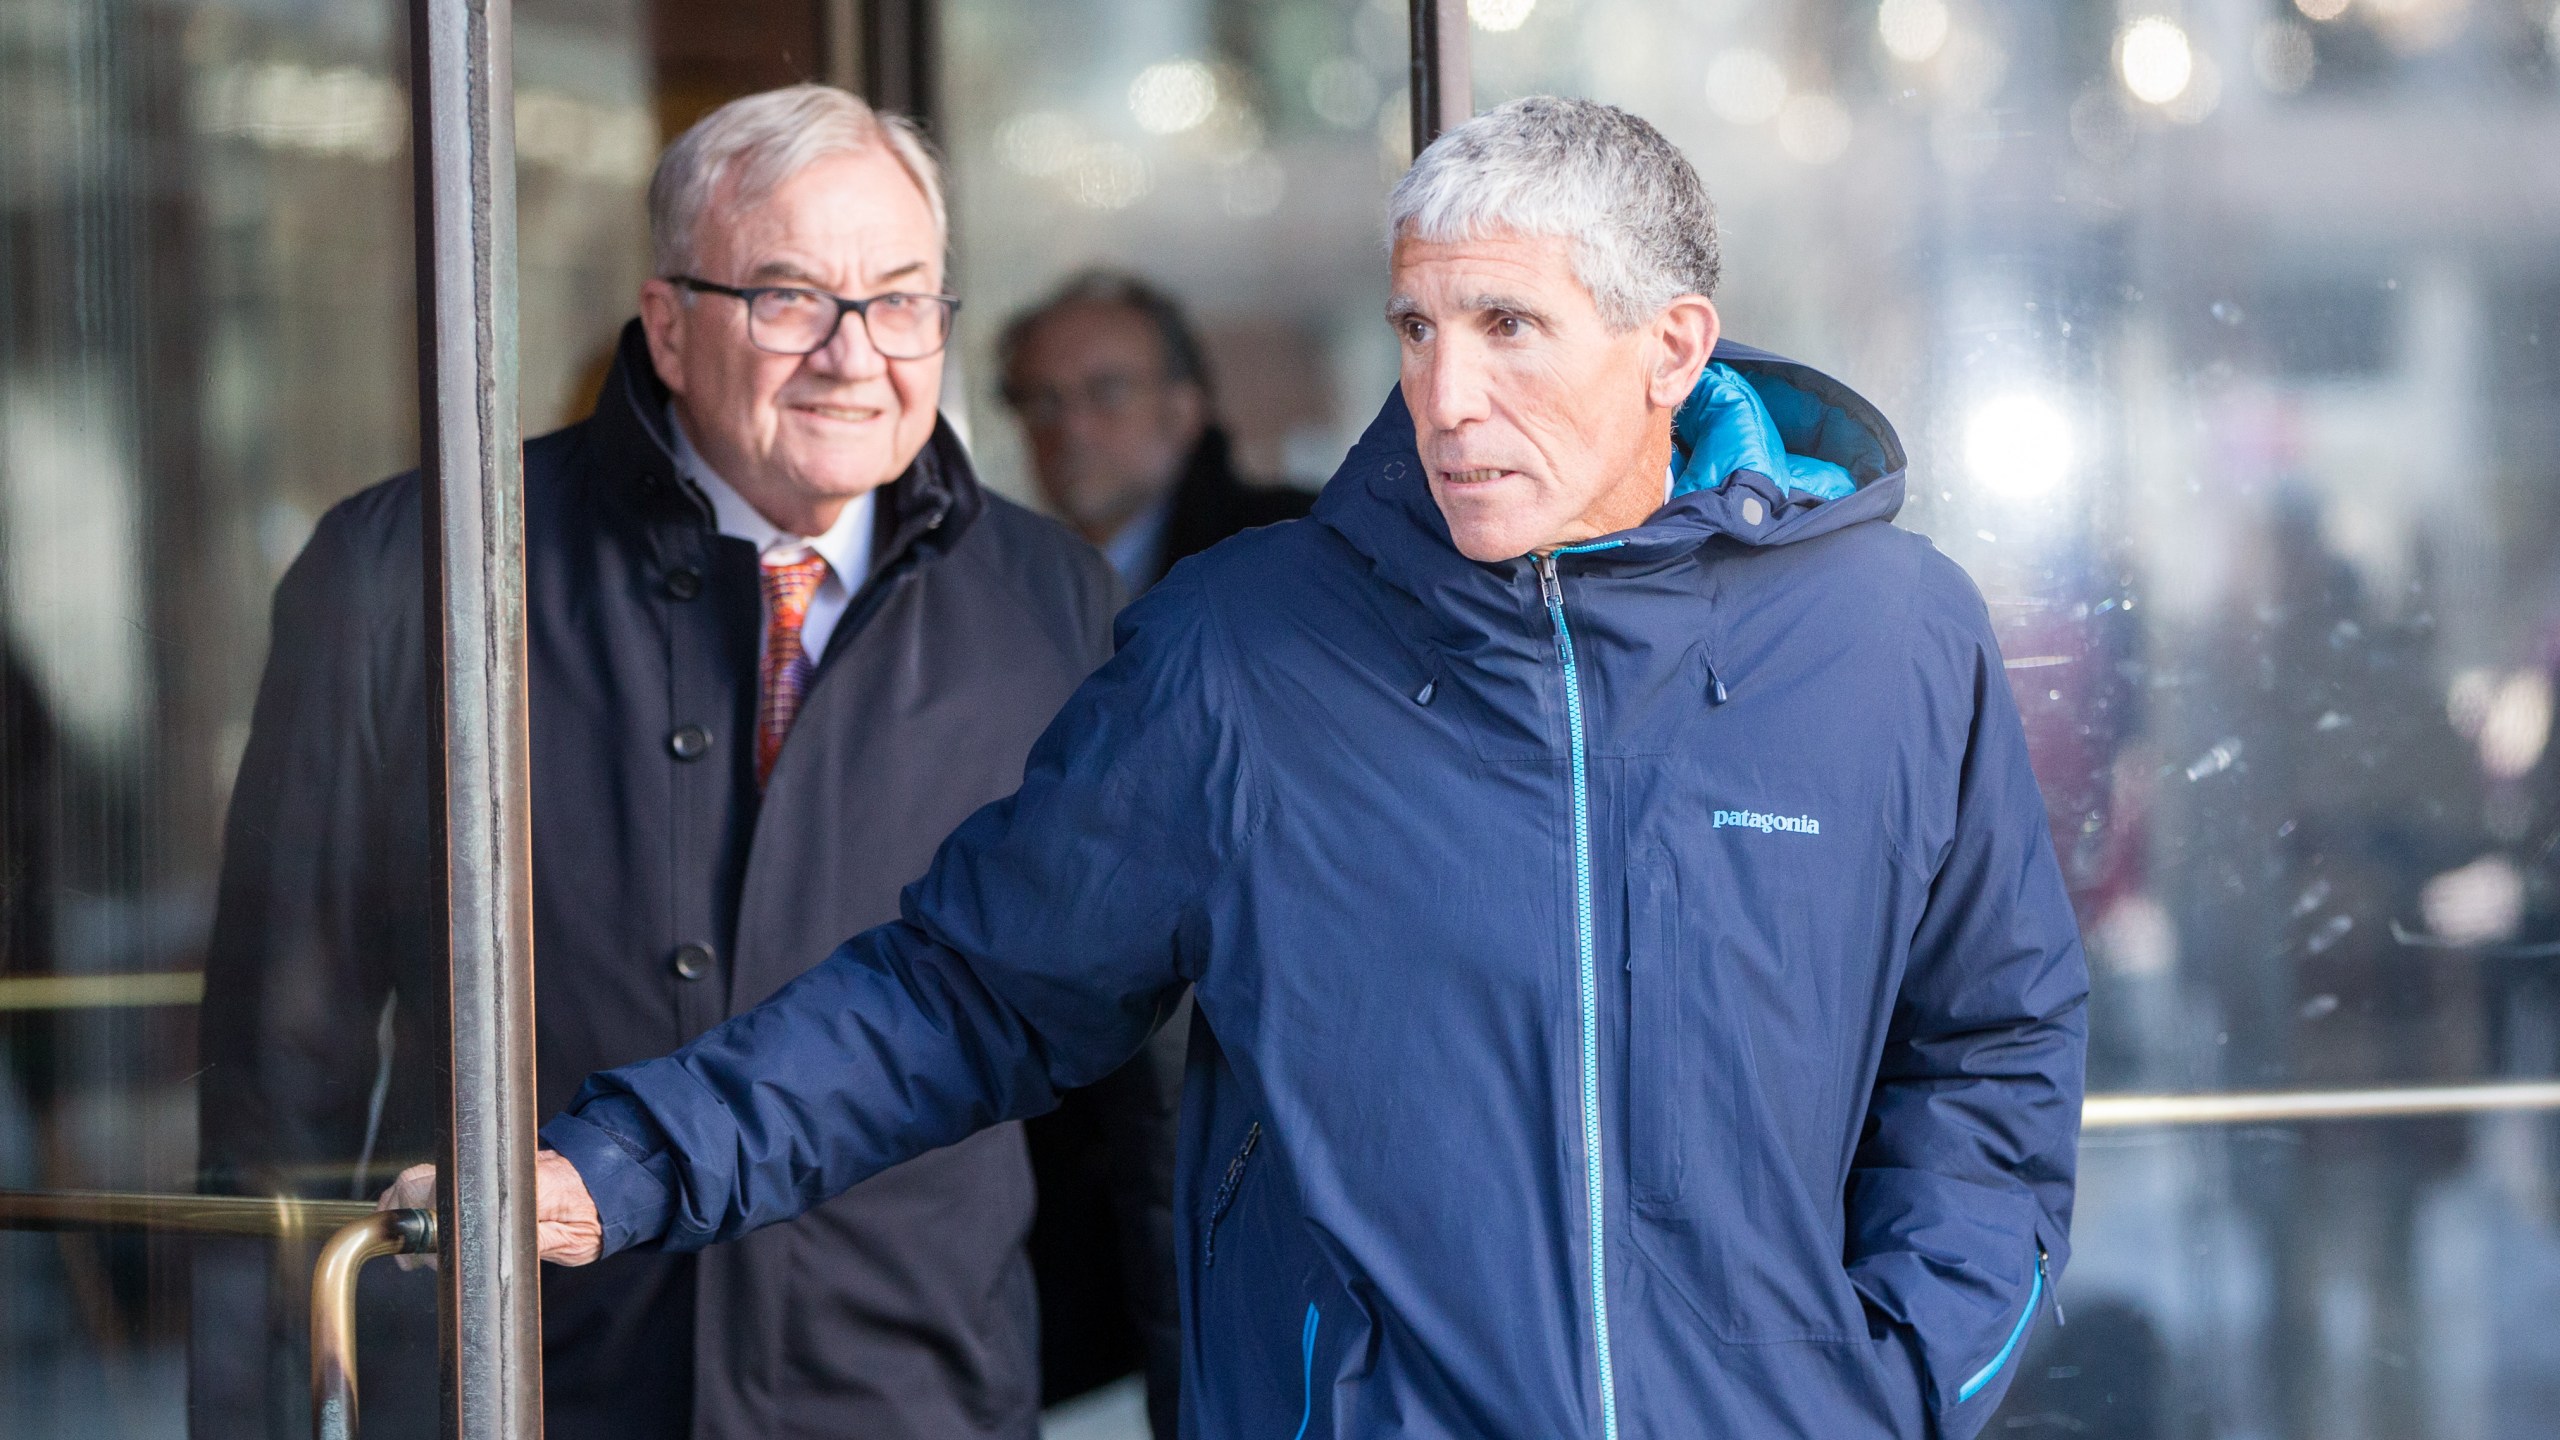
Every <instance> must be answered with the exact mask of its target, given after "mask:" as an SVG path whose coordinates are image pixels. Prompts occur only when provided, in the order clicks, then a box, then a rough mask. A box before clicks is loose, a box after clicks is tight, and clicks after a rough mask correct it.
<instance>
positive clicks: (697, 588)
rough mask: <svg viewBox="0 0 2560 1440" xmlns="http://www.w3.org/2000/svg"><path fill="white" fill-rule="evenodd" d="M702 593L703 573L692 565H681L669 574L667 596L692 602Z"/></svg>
mask: <svg viewBox="0 0 2560 1440" xmlns="http://www.w3.org/2000/svg"><path fill="white" fill-rule="evenodd" d="M701 593H702V572H701V571H699V570H696V569H694V568H693V567H692V566H690V565H679V566H677V567H676V568H675V569H673V570H670V571H668V572H667V595H668V596H669V597H670V598H671V599H676V600H690V599H692V598H693V597H694V596H696V595H699V594H701Z"/></svg>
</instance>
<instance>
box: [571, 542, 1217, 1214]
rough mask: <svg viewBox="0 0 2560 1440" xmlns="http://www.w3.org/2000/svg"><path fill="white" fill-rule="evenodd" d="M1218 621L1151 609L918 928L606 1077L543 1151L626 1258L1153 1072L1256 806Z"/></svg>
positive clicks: (960, 857)
mask: <svg viewBox="0 0 2560 1440" xmlns="http://www.w3.org/2000/svg"><path fill="white" fill-rule="evenodd" d="M1213 628H1214V619H1213V616H1212V615H1211V613H1210V611H1209V609H1208V605H1207V600H1206V597H1205V595H1204V594H1203V593H1202V592H1201V591H1200V590H1198V588H1197V587H1196V586H1195V585H1193V584H1192V583H1190V582H1189V581H1187V580H1185V579H1182V578H1179V577H1177V578H1176V579H1175V580H1172V581H1169V582H1167V583H1166V584H1164V585H1160V586H1158V587H1157V588H1156V589H1155V590H1154V591H1151V592H1150V593H1149V594H1148V595H1147V596H1146V597H1145V598H1144V599H1142V600H1140V601H1139V602H1138V603H1137V604H1136V605H1134V606H1132V607H1131V608H1130V609H1129V611H1128V612H1127V613H1126V614H1124V615H1123V617H1122V619H1121V622H1120V651H1119V654H1118V655H1116V656H1115V657H1114V658H1113V659H1112V660H1111V661H1110V663H1108V664H1107V665H1105V666H1104V667H1103V668H1102V669H1101V670H1100V671H1099V672H1097V673H1096V674H1095V675H1094V677H1093V678H1092V679H1090V680H1088V681H1086V682H1085V684H1084V685H1083V687H1082V688H1080V689H1079V690H1078V691H1077V692H1076V694H1075V695H1074V697H1073V698H1072V699H1070V700H1069V701H1068V703H1067V707H1066V709H1065V710H1064V711H1062V712H1061V713H1060V714H1059V716H1058V718H1057V719H1056V720H1054V721H1052V722H1051V724H1050V726H1049V729H1048V732H1047V733H1046V734H1044V735H1043V736H1042V737H1041V739H1040V742H1039V744H1038V745H1037V746H1035V747H1034V748H1033V750H1032V753H1031V759H1030V763H1029V765H1028V768H1027V770H1026V772H1025V774H1024V777H1023V784H1022V788H1021V789H1020V790H1018V791H1017V792H1015V794H1013V795H1012V796H1011V797H1009V798H1007V799H1004V800H1000V801H997V802H996V803H994V804H992V805H990V806H988V807H986V808H985V809H983V810H980V811H979V812H978V813H977V814H976V815H974V816H972V817H970V819H969V820H968V821H967V822H966V823H964V824H963V825H962V826H961V827H960V829H959V830H958V831H957V832H955V833H954V834H953V835H952V836H951V838H950V839H949V840H947V841H945V842H944V844H943V847H942V849H941V851H940V853H939V854H938V855H937V856H936V857H935V859H934V863H933V866H932V868H931V869H930V870H929V871H928V872H927V873H926V874H925V876H924V878H922V879H921V880H918V881H917V882H916V883H915V884H913V885H911V886H909V887H908V889H907V892H906V894H905V896H904V898H903V901H902V905H901V911H902V914H901V918H900V919H898V920H896V921H893V922H891V923H889V924H887V925H883V926H880V927H878V928H876V929H873V930H869V931H866V932H864V933H863V934H861V935H857V936H855V937H854V938H853V939H851V940H848V941H846V942H845V943H844V944H843V945H842V946H840V947H839V948H838V949H837V950H836V951H835V953H833V954H832V955H830V956H828V957H827V958H826V960H824V961H823V962H821V963H820V964H819V965H817V966H816V967H815V968H813V969H811V970H809V971H808V972H807V973H805V974H803V975H802V976H801V977H800V978H799V979H797V980H795V981H793V982H792V983H791V984H790V985H788V986H785V987H784V988H783V989H782V990H781V991H779V992H777V993H776V994H775V995H774V996H773V998H772V999H770V1000H768V1001H766V1002H765V1003H764V1004H762V1005H760V1006H758V1007H756V1008H755V1009H753V1010H750V1011H748V1012H746V1013H745V1014H743V1015H739V1016H737V1017H735V1018H733V1019H731V1020H729V1021H728V1022H726V1023H725V1024H723V1025H721V1026H719V1027H717V1028H715V1029H713V1030H712V1031H710V1032H709V1033H707V1034H705V1035H703V1036H702V1037H700V1038H699V1039H697V1040H695V1041H694V1042H693V1043H691V1044H690V1045H687V1046H686V1047H685V1048H683V1049H682V1050H679V1051H677V1052H676V1053H675V1054H673V1055H671V1056H667V1057H665V1058H662V1059H657V1060H651V1061H646V1062H643V1063H641V1064H638V1065H632V1066H626V1067H624V1068H622V1069H619V1070H612V1071H607V1072H605V1073H603V1074H599V1075H596V1076H593V1077H590V1078H589V1080H588V1081H587V1083H586V1085H585V1086H584V1087H582V1088H581V1089H580V1091H579V1093H578V1095H577V1097H576V1098H575V1099H574V1100H572V1101H571V1103H570V1107H569V1109H568V1110H567V1111H566V1112H565V1113H563V1114H562V1115H560V1116H557V1117H554V1118H553V1120H552V1121H551V1122H550V1124H548V1125H546V1126H545V1127H544V1129H543V1138H544V1140H545V1141H546V1142H547V1143H549V1144H550V1145H551V1146H552V1148H554V1149H556V1150H558V1151H560V1152H561V1154H563V1155H564V1156H566V1157H567V1158H568V1159H569V1161H570V1162H571V1163H572V1164H573V1165H575V1166H576V1167H577V1169H578V1172H579V1174H580V1176H581V1178H582V1179H584V1180H585V1182H586V1184H587V1187H588V1190H589V1192H590V1193H591V1194H592V1195H593V1196H594V1198H595V1201H596V1206H597V1209H598V1212H599V1214H600V1216H601V1218H602V1219H603V1222H604V1239H605V1249H606V1251H607V1253H611V1252H613V1251H617V1250H621V1249H624V1248H627V1247H630V1246H633V1245H640V1244H650V1243H655V1244H657V1245H660V1246H663V1247H664V1248H667V1249H671V1250H690V1249H695V1248H699V1247H701V1246H703V1245H707V1244H710V1243H712V1242H714V1241H718V1240H725V1239H730V1238H732V1237H735V1236H737V1235H740V1234H743V1233H745V1232H747V1231H749V1230H753V1229H755V1228H757V1227H758V1226H763V1225H770V1224H773V1223H774V1222H776V1221H780V1220H787V1219H789V1218H791V1217H792V1216H794V1215H797V1214H799V1213H801V1212H802V1211H804V1210H807V1209H808V1208H809V1207H811V1206H813V1205H815V1204H817V1203H819V1202H820V1201H822V1200H825V1199H826V1198H828V1197H829V1196H832V1195H835V1194H837V1193H839V1192H841V1191H843V1190H845V1189H847V1188H849V1187H850V1186H852V1185H854V1184H855V1183H857V1182H859V1181H861V1180H862V1179H864V1178H865V1177H867V1176H870V1175H872V1174H875V1173H877V1172H879V1171H881V1170H883V1169H886V1168H888V1167H889V1166H891V1165H894V1164H896V1163H898V1162H899V1161H901V1160H905V1159H908V1158H910V1157H912V1156H915V1155H917V1154H920V1153H922V1152H924V1151H926V1150H930V1149H933V1148H935V1147H936V1146H941V1145H948V1144H950V1143H952V1142H954V1141H956V1140H959V1139H962V1138H963V1137H965V1136H967V1135H969V1134H971V1133H973V1132H975V1131H977V1130H979V1129H981V1128H983V1127H985V1126H988V1125H992V1124H995V1123H997V1122H998V1121H1002V1120H1006V1119H1012V1118H1018V1117H1021V1116H1025V1115H1031V1114H1036V1113H1038V1112H1040V1111H1042V1110H1045V1109H1047V1108H1048V1107H1050V1106H1051V1105H1054V1104H1055V1103H1056V1102H1057V1096H1058V1094H1059V1092H1060V1091H1062V1090H1065V1089H1069V1088H1072V1087H1074V1086H1078V1085H1086V1084H1091V1083H1092V1082H1094V1081H1095V1080H1098V1079H1100V1078H1101V1077H1103V1076H1104V1075H1107V1074H1109V1073H1110V1072H1111V1071H1113V1070H1114V1069H1116V1068H1118V1067H1119V1066H1120V1065H1121V1064H1122V1063H1124V1062H1125V1061H1127V1060H1128V1059H1129V1058H1130V1056H1131V1055H1132V1054H1134V1053H1136V1051H1137V1050H1138V1048H1139V1046H1140V1045H1142V1044H1143V1043H1144V1042H1145V1041H1146V1039H1147V1037H1148V1036H1149V1035H1151V1034H1152V1033H1154V1031H1155V1029H1156V1028H1157V1025H1158V1024H1159V1022H1161V1021H1162V1020H1163V1019H1164V1017H1165V1016H1166V1014H1167V1013H1168V1012H1169V1010H1170V1009H1171V1007H1172V1005H1173V1004H1174V1002H1175V1000H1176V999H1177V997H1178V996H1179V994H1180V989H1181V986H1182V984H1183V982H1184V981H1186V980H1190V979H1193V978H1195V976H1196V970H1195V969H1194V962H1195V960H1196V957H1197V956H1198V955H1199V954H1200V953H1201V951H1202V948H1203V947H1202V944H1201V941H1202V933H1201V932H1202V927H1203V926H1204V924H1205V923H1206V922H1205V918H1204V917H1205V914H1206V909H1205V907H1204V904H1203V902H1204V900H1205V899H1206V897H1207V896H1208V894H1209V892H1210V891H1211V889H1212V888H1213V886H1214V885H1215V884H1216V883H1217V882H1218V880H1219V878H1220V877H1221V876H1222V875H1223V874H1224V873H1225V871H1226V870H1227V868H1228V863H1229V861H1230V860H1231V859H1232V857H1233V856H1234V855H1235V854H1236V853H1237V852H1238V851H1239V850H1240V849H1241V848H1242V847H1243V845H1244V844H1245V842H1246V841H1247V839H1248V838H1249V835H1250V831H1251V829H1252V827H1253V826H1254V825H1255V824H1256V823H1257V820H1256V816H1257V815H1258V813H1259V811H1260V807H1259V805H1258V804H1256V803H1253V802H1251V800H1250V799H1249V797H1248V795H1247V785H1248V778H1249V777H1248V775H1247V768H1246V766H1247V756H1246V753H1245V750H1244V747H1243V746H1242V744H1241V743H1240V740H1239V735H1238V731H1237V729H1236V728H1235V726H1234V725H1233V724H1232V723H1231V722H1232V711H1231V707H1230V706H1229V705H1228V703H1227V696H1228V695H1229V694H1230V693H1231V687H1230V686H1229V684H1228V681H1227V677H1226V672H1225V671H1224V669H1223V667H1224V666H1225V664H1226V663H1227V662H1226V660H1225V657H1224V655H1223V654H1222V648H1221V647H1220V646H1218V645H1217V644H1215V643H1213V638H1212V634H1211V632H1212V630H1213Z"/></svg>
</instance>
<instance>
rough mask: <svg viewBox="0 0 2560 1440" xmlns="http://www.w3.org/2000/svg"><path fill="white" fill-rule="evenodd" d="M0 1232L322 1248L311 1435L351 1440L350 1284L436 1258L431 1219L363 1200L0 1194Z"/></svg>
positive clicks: (314, 1290) (314, 1310) (314, 1283)
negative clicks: (393, 1266)
mask: <svg viewBox="0 0 2560 1440" xmlns="http://www.w3.org/2000/svg"><path fill="white" fill-rule="evenodd" d="M0 1230H142V1231H148V1232H153V1233H157V1234H163V1235H231V1236H240V1237H245V1238H250V1239H265V1240H285V1241H294V1240H303V1239H307V1238H309V1237H310V1236H312V1235H315V1234H319V1233H321V1232H323V1231H324V1230H325V1231H326V1232H328V1235H329V1238H328V1240H327V1241H326V1242H324V1243H323V1244H322V1245H321V1247H320V1258H319V1260H318V1261H317V1262H316V1263H314V1264H313V1266H312V1267H311V1433H312V1434H313V1435H314V1436H316V1437H318V1440H356V1279H357V1277H358V1276H360V1275H362V1274H363V1273H364V1267H365V1262H366V1261H369V1260H373V1259H377V1258H379V1257H381V1256H384V1255H424V1254H428V1253H431V1252H432V1251H434V1249H435V1248H436V1213H435V1212H434V1211H432V1210H376V1209H374V1208H373V1207H372V1206H370V1205H367V1204H365V1203H364V1202H363V1201H361V1200H297V1199H293V1198H291V1197H289V1196H278V1197H276V1198H274V1199H269V1200H259V1199H253V1198H249V1197H246V1196H236V1195H138V1194H129V1193H123V1192H117V1191H107V1190H0Z"/></svg>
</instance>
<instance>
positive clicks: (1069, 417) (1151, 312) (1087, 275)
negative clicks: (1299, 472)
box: [997, 270, 1314, 595]
mask: <svg viewBox="0 0 2560 1440" xmlns="http://www.w3.org/2000/svg"><path fill="white" fill-rule="evenodd" d="M997 348H998V352H999V354H998V359H999V362H1000V363H1001V365H1002V366H1003V370H1004V398H1005V403H1006V404H1007V405H1009V406H1011V407H1012V409H1013V413H1014V416H1015V417H1016V418H1017V419H1019V420H1020V421H1021V422H1022V435H1023V439H1024V440H1025V441H1026V442H1028V447H1029V449H1030V452H1031V477H1032V479H1033V481H1034V482H1036V483H1037V484H1038V485H1039V487H1040V494H1041V495H1042V496H1043V497H1044V498H1045V499H1046V500H1047V501H1048V502H1049V508H1050V510H1051V511H1052V512H1053V513H1055V514H1056V515H1058V516H1059V517H1060V518H1061V519H1063V520H1065V521H1066V522H1067V523H1068V524H1069V525H1072V526H1074V527H1075V529H1076V531H1077V533H1079V534H1081V535H1083V536H1084V538H1085V539H1087V540H1090V541H1092V542H1093V543H1094V544H1095V545H1096V546H1098V547H1100V548H1101V550H1102V552H1103V554H1105V555H1106V556H1108V557H1110V560H1111V565H1112V568H1113V569H1115V570H1117V571H1119V572H1120V582H1121V583H1122V584H1123V585H1126V586H1127V587H1128V589H1129V593H1130V594H1131V595H1136V594H1137V593H1138V592H1139V591H1142V590H1144V589H1146V588H1147V587H1148V586H1150V585H1153V584H1154V583H1156V581H1158V580H1160V579H1162V578H1163V577H1164V572H1165V571H1167V570H1170V569H1172V568H1173V565H1174V562H1175V561H1177V560H1180V559H1182V558H1184V557H1185V556H1189V555H1194V554H1197V553H1199V552H1200V551H1202V550H1206V549H1208V548H1209V547H1210V546H1212V545H1215V544H1217V543H1218V542H1219V541H1221V540H1224V539H1226V538H1227V537H1228V536H1230V535H1233V534H1235V533H1236V532H1237V531H1239V530H1249V529H1252V528H1253V527H1254V526H1257V525H1273V524H1277V523H1279V522H1280V521H1283V520H1295V519H1297V518H1298V517H1299V516H1301V515H1304V514H1306V513H1307V509H1308V507H1309V506H1310V505H1312V504H1313V503H1314V497H1313V496H1311V495H1309V494H1307V493H1306V492H1305V491H1302V490H1298V489H1294V488H1291V487H1289V486H1285V485H1256V484H1252V483H1250V482H1248V481H1246V480H1244V479H1243V478H1241V477H1240V476H1238V475H1237V474H1236V470H1235V458H1234V453H1233V447H1232V446H1231V445H1230V443H1229V441H1228V438H1227V432H1226V429H1225V427H1223V426H1221V425H1220V424H1219V423H1218V415H1217V394H1216V387H1215V385H1214V383H1213V382H1212V381H1211V379H1210V375H1209V364H1208V357H1207V355H1206V353H1205V352H1204V351H1203V350H1202V348H1201V345H1200V337H1199V335H1198V334H1197V333H1196V332H1194V331H1193V330H1192V328H1191V322H1190V320H1189V318H1188V317H1186V316H1185V315H1184V314H1183V313H1182V307H1181V306H1180V305H1178V304H1176V303H1175V302H1174V300H1173V298H1172V297H1171V296H1169V295H1167V294H1165V293H1164V292H1163V291H1161V290H1158V289H1156V288H1155V287H1154V286H1152V285H1150V284H1148V283H1147V282H1146V281H1144V280H1141V279H1139V278H1137V277H1136V276H1134V275H1122V274H1115V273H1113V272H1111V271H1107V270H1088V271H1085V272H1084V273H1082V274H1080V275H1077V276H1075V277H1073V278H1072V279H1070V280H1068V281H1067V282H1066V284H1064V285H1063V286H1061V287H1059V289H1058V291H1057V293H1055V294H1053V295H1051V296H1050V297H1049V298H1048V299H1046V300H1044V301H1042V302H1040V304H1038V305H1036V306H1034V307H1032V308H1031V309H1029V310H1026V311H1024V312H1023V313H1022V314H1020V315H1017V316H1015V317H1014V318H1013V320H1012V321H1011V322H1010V323H1008V324H1007V325H1006V326H1005V328H1004V335H1003V337H1002V338H1001V339H1000V340H999V341H998V342H997Z"/></svg>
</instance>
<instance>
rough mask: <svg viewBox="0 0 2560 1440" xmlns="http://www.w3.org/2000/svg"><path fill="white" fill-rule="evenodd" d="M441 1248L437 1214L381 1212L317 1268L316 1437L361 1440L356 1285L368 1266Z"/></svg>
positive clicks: (326, 1251)
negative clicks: (358, 1436) (388, 1257)
mask: <svg viewBox="0 0 2560 1440" xmlns="http://www.w3.org/2000/svg"><path fill="white" fill-rule="evenodd" d="M435 1248H436V1212H434V1211H433V1210H377V1211H375V1212H374V1213H372V1214H371V1215H368V1216H366V1217H365V1218H364V1219H362V1220H358V1221H356V1222H355V1223H354V1224H351V1225H348V1226H346V1227H345V1228H343V1229H341V1230H339V1231H338V1233H336V1234H335V1235H332V1236H330V1237H329V1243H327V1244H325V1245H323V1246H321V1247H320V1258H319V1260H318V1261H317V1262H316V1263H315V1264H313V1265H312V1267H311V1433H312V1434H313V1435H314V1436H316V1437H318V1440H356V1281H357V1280H358V1279H359V1278H361V1277H362V1276H363V1274H364V1267H365V1262H366V1261H369V1260H375V1259H379V1258H381V1257H382V1256H385V1255H423V1254H426V1253H428V1252H429V1251H432V1250H434V1249H435Z"/></svg>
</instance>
